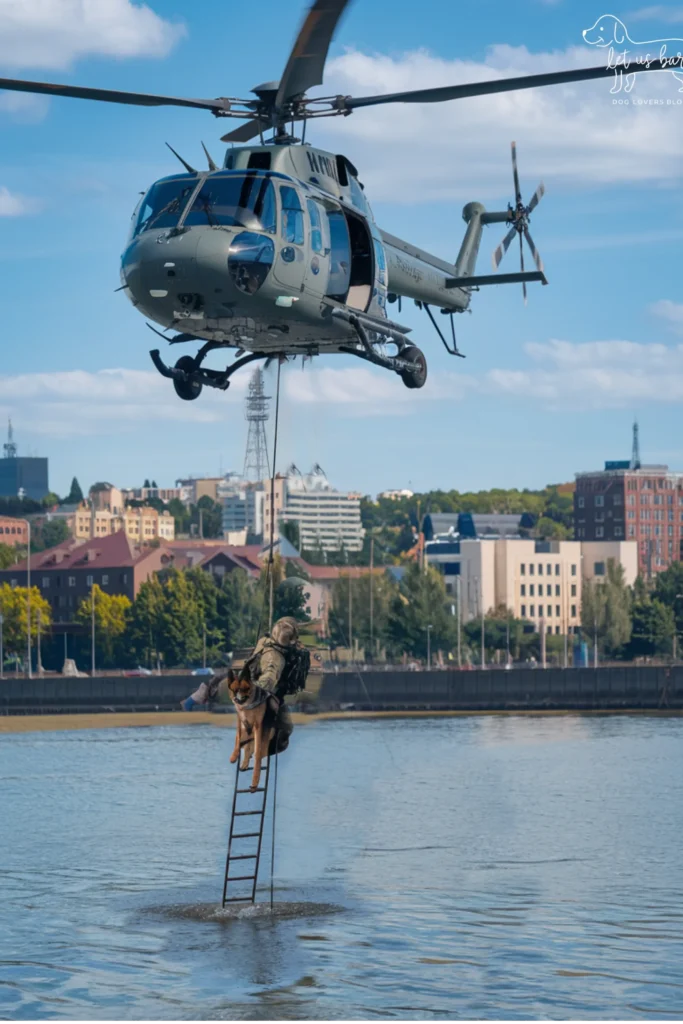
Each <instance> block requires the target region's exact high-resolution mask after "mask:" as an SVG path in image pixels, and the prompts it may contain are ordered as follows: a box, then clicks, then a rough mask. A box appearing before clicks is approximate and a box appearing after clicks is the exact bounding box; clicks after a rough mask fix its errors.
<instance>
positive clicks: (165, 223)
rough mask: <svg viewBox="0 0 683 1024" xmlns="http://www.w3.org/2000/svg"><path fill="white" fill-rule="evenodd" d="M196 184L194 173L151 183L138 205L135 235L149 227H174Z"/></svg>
mask: <svg viewBox="0 0 683 1024" xmlns="http://www.w3.org/2000/svg"><path fill="white" fill-rule="evenodd" d="M196 184H197V176H196V175H195V174H184V175H180V176H178V177H176V178H164V179H163V180H162V181H157V183H156V184H155V185H152V187H151V189H150V190H149V192H148V193H147V195H146V196H145V198H144V199H143V200H142V203H141V205H140V212H139V213H138V219H137V222H136V224H135V235H139V234H141V232H143V231H148V230H149V229H150V228H174V227H175V226H176V224H177V223H178V221H179V219H180V215H181V213H182V212H183V210H184V209H185V204H186V203H187V200H188V199H189V198H190V195H191V194H192V192H193V190H194V188H195V186H196Z"/></svg>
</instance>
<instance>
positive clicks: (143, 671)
mask: <svg viewBox="0 0 683 1024" xmlns="http://www.w3.org/2000/svg"><path fill="white" fill-rule="evenodd" d="M123 674H124V676H129V677H130V676H151V675H152V672H151V670H150V669H148V668H143V667H142V665H138V667H137V668H129V669H128V670H127V671H126V672H124V673H123Z"/></svg>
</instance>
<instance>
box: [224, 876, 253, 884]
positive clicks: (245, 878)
mask: <svg viewBox="0 0 683 1024" xmlns="http://www.w3.org/2000/svg"><path fill="white" fill-rule="evenodd" d="M255 878H256V875H234V876H233V878H228V881H229V882H253V881H254V879H255Z"/></svg>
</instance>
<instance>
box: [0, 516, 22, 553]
mask: <svg viewBox="0 0 683 1024" xmlns="http://www.w3.org/2000/svg"><path fill="white" fill-rule="evenodd" d="M0 544H9V546H10V547H16V546H17V545H21V546H22V547H25V545H26V544H28V526H27V525H26V523H25V522H24V520H23V519H13V518H12V517H11V516H0Z"/></svg>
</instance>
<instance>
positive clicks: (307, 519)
mask: <svg viewBox="0 0 683 1024" xmlns="http://www.w3.org/2000/svg"><path fill="white" fill-rule="evenodd" d="M268 497H269V496H268V494H266V503H267V502H268ZM284 497H285V500H284V503H283V505H284V507H283V508H282V509H281V510H279V521H280V524H282V523H285V522H293V523H296V524H297V526H298V528H299V547H300V549H301V550H305V551H315V550H323V551H342V550H343V551H348V552H350V553H351V552H357V551H361V550H362V548H363V538H364V536H365V530H364V529H363V525H362V523H361V515H360V498H361V496H360V494H355V493H345V492H342V491H335V490H334V488H333V487H332V486H331V484H330V482H329V481H328V479H327V477H326V476H325V473H324V472H323V470H322V469H321V468H320V466H317V465H316V466H314V467H313V469H312V470H311V472H310V473H307V474H305V475H304V474H302V473H301V472H300V471H299V470H298V469H297V468H296V466H290V468H289V470H288V471H287V477H286V488H285V496H284ZM266 516H267V512H266Z"/></svg>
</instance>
